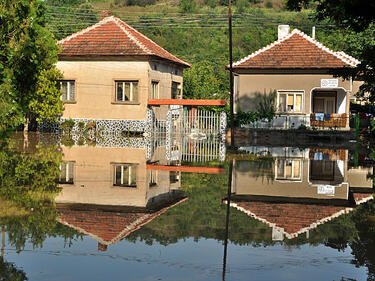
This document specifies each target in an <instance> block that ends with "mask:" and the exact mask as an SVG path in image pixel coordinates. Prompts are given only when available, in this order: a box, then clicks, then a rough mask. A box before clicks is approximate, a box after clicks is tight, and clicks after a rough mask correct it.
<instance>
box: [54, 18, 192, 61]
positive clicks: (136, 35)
mask: <svg viewBox="0 0 375 281" xmlns="http://www.w3.org/2000/svg"><path fill="white" fill-rule="evenodd" d="M58 44H59V45H61V46H62V52H61V53H60V56H156V57H159V58H162V59H166V60H169V61H171V62H173V63H177V64H180V65H182V66H184V67H190V64H189V63H187V62H184V61H183V60H181V59H179V58H177V57H176V56H174V55H172V54H171V53H169V52H168V51H166V50H164V49H163V48H162V47H160V46H159V45H158V44H156V43H155V42H153V41H152V40H151V39H149V38H147V37H146V36H145V35H143V34H142V33H140V32H139V31H137V30H136V29H134V28H133V27H131V26H130V25H128V24H126V23H125V22H123V21H122V20H120V19H119V18H116V17H114V16H110V17H106V18H104V19H103V20H101V21H100V22H98V23H97V24H94V25H92V26H89V27H87V28H85V29H83V30H81V31H79V32H77V33H74V34H72V35H70V36H68V37H66V38H64V39H62V40H60V41H58Z"/></svg>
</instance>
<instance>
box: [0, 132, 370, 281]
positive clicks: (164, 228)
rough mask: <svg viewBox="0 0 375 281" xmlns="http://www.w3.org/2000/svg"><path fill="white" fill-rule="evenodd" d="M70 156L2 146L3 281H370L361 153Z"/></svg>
mask: <svg viewBox="0 0 375 281" xmlns="http://www.w3.org/2000/svg"><path fill="white" fill-rule="evenodd" d="M63 143H64V140H61V138H59V137H58V136H47V135H38V136H36V135H35V136H34V135H31V136H29V139H28V140H27V141H26V140H23V139H22V138H20V137H17V136H15V137H13V138H12V139H11V140H8V141H6V142H5V143H4V144H3V146H2V149H1V151H0V180H1V189H0V203H1V207H0V208H1V209H0V211H1V215H0V225H1V230H2V235H1V241H2V244H1V246H2V247H1V257H0V280H48V281H50V280H374V279H375V266H374V265H375V204H374V202H373V200H372V198H373V184H372V177H373V162H372V160H371V158H370V156H369V155H370V153H371V149H369V148H367V147H363V146H359V145H348V146H347V147H343V146H342V145H341V146H340V147H337V148H335V147H332V146H330V148H326V147H324V145H323V146H319V147H306V148H294V147H287V146H286V147H280V146H278V147H277V146H276V147H272V146H267V147H266V146H259V145H258V146H248V147H241V148H240V149H239V151H238V152H237V153H236V154H229V153H226V154H225V151H224V150H223V146H222V142H221V141H220V140H213V139H209V140H201V141H198V140H178V141H171V142H168V143H167V142H165V141H163V140H160V139H159V140H152V141H150V140H145V139H141V138H127V139H123V140H120V141H119V140H116V141H111V140H100V141H97V142H94V143H92V142H90V143H88V142H81V143H80V144H81V145H77V144H76V145H72V143H70V146H66V145H64V144H63ZM76 143H77V141H76ZM230 171H231V173H230ZM228 187H229V189H228ZM228 191H229V192H228Z"/></svg>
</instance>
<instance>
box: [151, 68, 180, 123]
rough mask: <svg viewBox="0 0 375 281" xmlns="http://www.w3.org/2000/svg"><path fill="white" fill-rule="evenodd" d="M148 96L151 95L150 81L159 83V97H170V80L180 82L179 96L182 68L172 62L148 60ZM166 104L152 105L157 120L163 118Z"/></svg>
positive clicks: (165, 112) (167, 108) (166, 109)
mask: <svg viewBox="0 0 375 281" xmlns="http://www.w3.org/2000/svg"><path fill="white" fill-rule="evenodd" d="M148 71H149V87H150V88H149V91H148V92H149V97H151V83H152V82H158V83H159V99H171V98H172V82H177V83H180V84H181V97H182V88H183V77H182V75H183V69H182V68H181V67H178V66H176V65H173V64H165V63H161V62H158V61H151V62H149V66H148ZM169 108H170V107H169V106H168V105H160V106H153V110H154V113H155V116H156V118H157V119H158V120H165V118H166V114H167V111H168V110H169Z"/></svg>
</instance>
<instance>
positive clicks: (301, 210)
mask: <svg viewBox="0 0 375 281" xmlns="http://www.w3.org/2000/svg"><path fill="white" fill-rule="evenodd" d="M224 203H226V201H224ZM230 206H231V207H234V208H236V209H237V210H239V211H241V212H244V213H246V214H247V215H249V216H250V217H253V218H255V219H257V220H259V221H261V222H264V223H265V224H267V225H268V226H270V227H278V228H281V229H282V230H283V232H284V234H285V236H286V237H287V238H289V239H292V238H295V237H297V236H298V235H299V234H302V233H304V232H307V231H308V230H310V229H313V228H315V227H317V226H318V225H320V224H323V223H326V222H328V221H330V220H332V219H333V218H336V217H339V216H341V215H343V214H347V213H349V212H350V211H352V210H353V208H348V207H341V206H327V205H318V204H298V203H269V202H258V201H246V202H233V203H230Z"/></svg>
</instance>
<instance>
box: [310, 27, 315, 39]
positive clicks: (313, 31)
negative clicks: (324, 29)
mask: <svg viewBox="0 0 375 281" xmlns="http://www.w3.org/2000/svg"><path fill="white" fill-rule="evenodd" d="M311 37H312V39H315V26H313V27H312V31H311Z"/></svg>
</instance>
